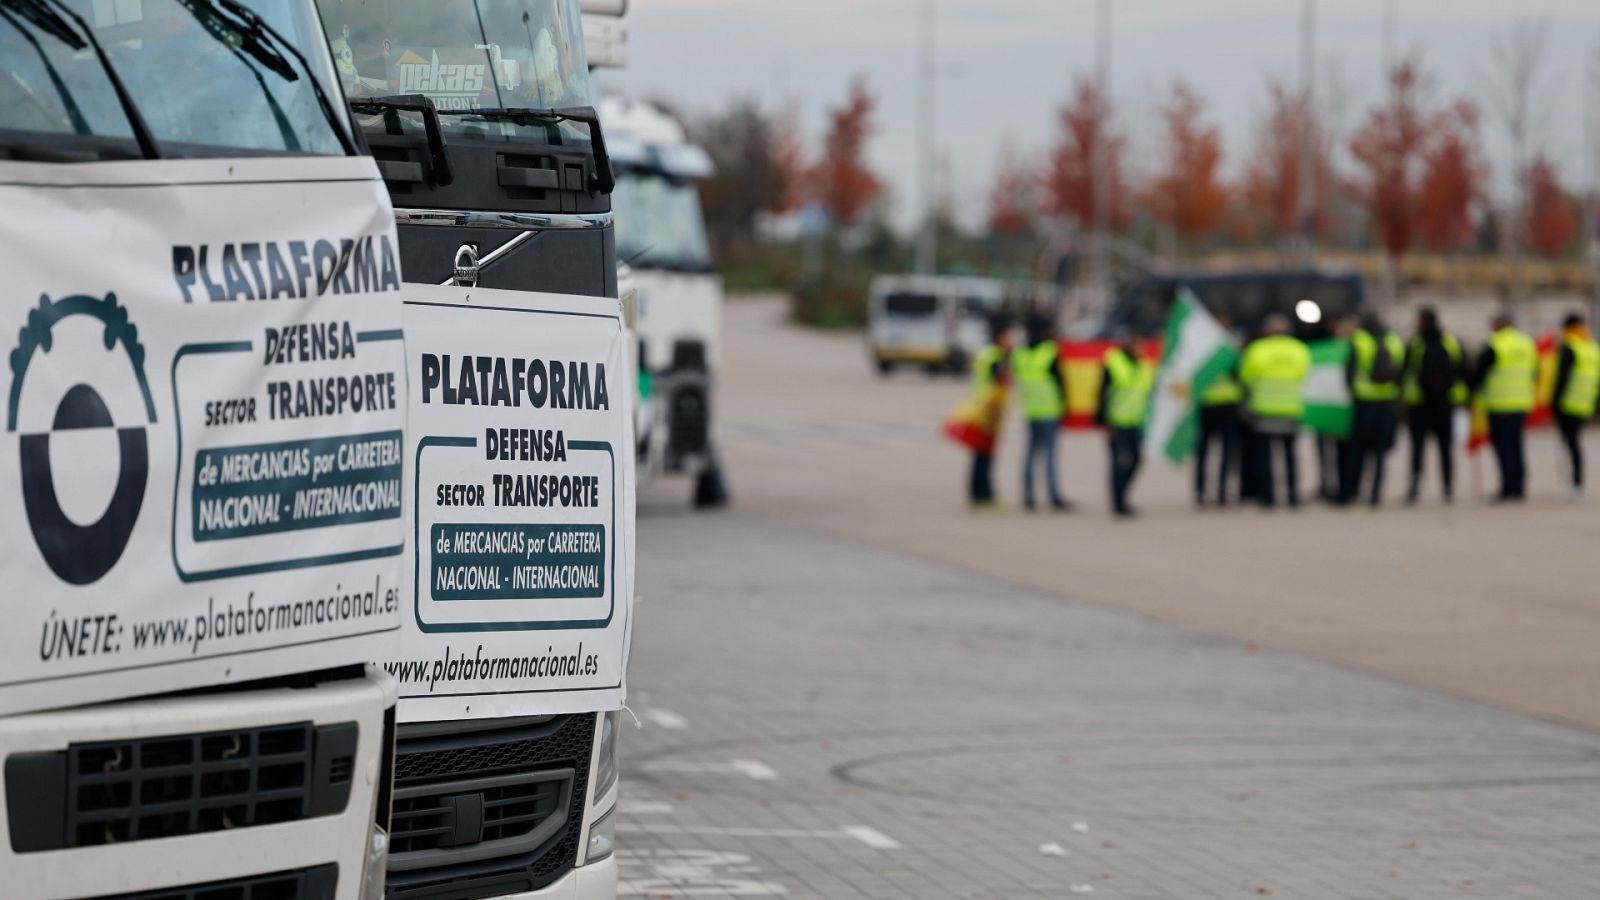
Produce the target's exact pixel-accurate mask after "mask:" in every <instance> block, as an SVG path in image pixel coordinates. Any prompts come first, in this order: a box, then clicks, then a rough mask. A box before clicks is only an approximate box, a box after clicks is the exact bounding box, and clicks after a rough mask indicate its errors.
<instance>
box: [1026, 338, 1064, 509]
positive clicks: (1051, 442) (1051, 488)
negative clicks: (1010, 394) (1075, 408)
mask: <svg viewBox="0 0 1600 900" xmlns="http://www.w3.org/2000/svg"><path fill="white" fill-rule="evenodd" d="M1011 377H1012V378H1013V379H1014V381H1015V384H1016V390H1017V394H1018V396H1019V397H1020V398H1021V400H1022V414H1023V416H1024V417H1025V418H1026V419H1027V420H1028V450H1027V453H1025V454H1024V455H1023V458H1022V505H1023V508H1025V509H1027V510H1028V511H1029V512H1032V511H1033V510H1034V509H1035V506H1034V491H1033V481H1034V472H1035V470H1036V469H1037V468H1038V466H1039V464H1040V463H1041V462H1042V463H1043V465H1044V477H1045V487H1046V489H1047V490H1048V493H1049V499H1050V507H1051V508H1052V509H1054V510H1056V511H1058V512H1065V511H1067V510H1070V509H1071V508H1072V504H1071V503H1070V502H1068V500H1067V499H1066V498H1065V497H1063V496H1062V494H1061V487H1060V482H1059V481H1057V480H1056V438H1057V436H1058V435H1060V433H1061V419H1062V417H1063V416H1065V415H1066V411H1067V373H1066V367H1065V366H1064V365H1063V364H1062V361H1061V347H1060V344H1059V343H1058V342H1057V340H1056V335H1055V325H1054V323H1053V322H1051V321H1050V320H1049V319H1048V318H1045V317H1042V316H1035V317H1034V318H1032V319H1030V320H1029V322H1028V341H1027V344H1026V345H1024V346H1022V347H1018V348H1017V349H1015V350H1013V351H1011Z"/></svg>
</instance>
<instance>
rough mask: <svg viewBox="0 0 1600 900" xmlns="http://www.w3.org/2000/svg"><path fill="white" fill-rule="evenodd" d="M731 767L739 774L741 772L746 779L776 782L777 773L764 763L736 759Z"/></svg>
mask: <svg viewBox="0 0 1600 900" xmlns="http://www.w3.org/2000/svg"><path fill="white" fill-rule="evenodd" d="M733 767H734V768H735V769H737V770H738V771H739V772H742V773H743V774H744V776H745V777H746V778H750V779H753V780H755V781H777V780H778V772H777V770H776V769H774V768H772V767H771V766H769V765H767V764H766V763H764V762H759V761H757V760H754V759H736V760H734V761H733Z"/></svg>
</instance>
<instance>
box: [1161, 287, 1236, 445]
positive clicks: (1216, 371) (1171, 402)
mask: <svg viewBox="0 0 1600 900" xmlns="http://www.w3.org/2000/svg"><path fill="white" fill-rule="evenodd" d="M1238 362H1239V351H1238V349H1237V347H1236V345H1235V343H1234V340H1233V335H1231V334H1229V333H1228V330H1227V329H1225V328H1223V327H1222V325H1221V324H1220V323H1218V322H1217V320H1216V319H1213V318H1212V317H1211V314H1210V313H1209V312H1206V308H1205V306H1203V305H1202V304H1201V303H1200V299H1199V298H1198V297H1196V296H1195V295H1194V292H1192V291H1190V290H1189V289H1188V288H1181V289H1179V291H1178V296H1177V300H1176V302H1174V303H1173V304H1172V312H1171V313H1169V314H1168V315H1167V336H1166V342H1165V343H1164V344H1163V345H1162V349H1161V368H1160V369H1158V370H1157V371H1156V384H1155V390H1154V391H1153V392H1152V393H1151V396H1150V415H1149V416H1148V417H1147V418H1146V419H1145V430H1144V446H1145V451H1146V452H1147V453H1160V454H1161V455H1163V456H1165V457H1166V458H1168V459H1170V460H1172V461H1173V462H1174V463H1181V462H1183V461H1184V460H1185V459H1187V458H1188V456H1189V454H1190V453H1191V452H1193V451H1194V447H1195V443H1196V442H1197V440H1198V438H1199V434H1200V395H1201V393H1203V392H1204V391H1205V389H1206V388H1207V387H1209V386H1210V385H1211V382H1213V381H1215V380H1216V379H1217V378H1218V377H1220V376H1222V375H1226V374H1228V373H1229V372H1231V371H1233V367H1234V366H1235V365H1236V364H1237V363H1238Z"/></svg>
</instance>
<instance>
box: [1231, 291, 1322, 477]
mask: <svg viewBox="0 0 1600 900" xmlns="http://www.w3.org/2000/svg"><path fill="white" fill-rule="evenodd" d="M1310 374H1311V350H1310V349H1309V348H1307V347H1306V345H1305V344H1303V343H1301V342H1300V341H1298V340H1296V339H1295V338H1294V337H1293V336H1291V335H1290V334H1289V319H1288V317H1287V316H1284V315H1281V314H1275V315H1272V316H1268V317H1267V320H1266V322H1265V323H1264V324H1263V325H1262V329H1261V337H1258V338H1256V339H1255V340H1254V341H1251V342H1250V346H1248V347H1246V348H1245V349H1244V356H1243V357H1242V358H1241V359H1240V360H1239V383H1240V384H1241V385H1243V386H1244V391H1245V402H1244V424H1245V432H1244V438H1245V441H1244V458H1243V460H1242V462H1243V475H1244V479H1243V480H1244V483H1245V484H1246V485H1247V486H1248V488H1249V496H1250V498H1251V499H1253V500H1255V501H1256V502H1257V503H1259V504H1261V505H1262V506H1264V507H1269V508H1270V507H1272V506H1275V505H1277V495H1276V489H1275V485H1274V484H1273V480H1274V479H1273V477H1272V451H1273V448H1274V446H1276V447H1279V448H1281V450H1282V452H1283V468H1284V482H1285V485H1284V486H1285V488H1286V491H1287V498H1288V501H1289V505H1290V506H1291V507H1295V506H1299V505H1300V484H1299V468H1298V464H1297V461H1296V459H1295V438H1296V436H1297V435H1298V434H1299V432H1300V419H1301V417H1302V416H1304V415H1305V409H1306V406H1305V400H1304V398H1303V396H1302V390H1303V388H1304V386H1305V381H1306V376H1307V375H1310Z"/></svg>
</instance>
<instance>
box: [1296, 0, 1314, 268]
mask: <svg viewBox="0 0 1600 900" xmlns="http://www.w3.org/2000/svg"><path fill="white" fill-rule="evenodd" d="M1316 103H1317V0H1301V3H1300V135H1299V136H1300V172H1299V175H1298V176H1297V181H1298V186H1299V191H1297V194H1298V196H1297V197H1296V198H1295V213H1296V215H1295V223H1296V225H1297V226H1298V228H1297V229H1296V230H1297V231H1298V232H1299V241H1298V243H1299V245H1300V246H1299V248H1298V249H1299V252H1300V254H1301V255H1302V256H1303V257H1304V258H1305V261H1307V262H1310V261H1311V259H1312V258H1313V251H1314V248H1315V246H1316V203H1317V199H1316V186H1315V185H1314V184H1313V181H1314V180H1315V179H1316V165H1315V163H1314V161H1313V154H1314V147H1313V140H1312V134H1311V128H1312V123H1313V122H1314V121H1315V120H1316Z"/></svg>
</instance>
